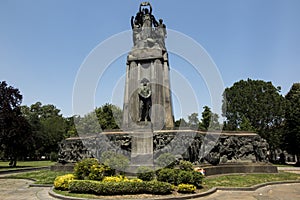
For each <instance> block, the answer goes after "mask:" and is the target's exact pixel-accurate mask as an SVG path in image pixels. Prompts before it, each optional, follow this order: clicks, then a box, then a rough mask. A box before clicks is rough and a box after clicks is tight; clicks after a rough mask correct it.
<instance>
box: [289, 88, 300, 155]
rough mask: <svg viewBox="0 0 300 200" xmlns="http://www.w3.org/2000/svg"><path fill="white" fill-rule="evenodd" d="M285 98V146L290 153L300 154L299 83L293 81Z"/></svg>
mask: <svg viewBox="0 0 300 200" xmlns="http://www.w3.org/2000/svg"><path fill="white" fill-rule="evenodd" d="M285 98H286V104H287V106H286V115H285V116H286V126H285V127H286V131H287V134H286V135H285V143H286V147H287V150H288V151H289V152H290V153H293V154H298V155H300V149H299V146H300V83H294V84H293V86H292V87H291V89H290V91H289V92H288V93H287V95H286V96H285ZM298 157H300V156H298Z"/></svg>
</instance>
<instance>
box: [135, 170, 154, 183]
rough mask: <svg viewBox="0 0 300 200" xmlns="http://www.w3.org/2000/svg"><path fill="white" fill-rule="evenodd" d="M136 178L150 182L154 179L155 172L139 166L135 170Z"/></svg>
mask: <svg viewBox="0 0 300 200" xmlns="http://www.w3.org/2000/svg"><path fill="white" fill-rule="evenodd" d="M137 172H138V174H137V177H138V178H139V179H142V180H143V181H152V180H153V179H154V177H155V172H154V170H152V169H151V168H149V167H145V166H141V167H139V168H138V169H137Z"/></svg>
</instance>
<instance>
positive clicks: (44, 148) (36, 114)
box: [22, 102, 68, 159]
mask: <svg viewBox="0 0 300 200" xmlns="http://www.w3.org/2000/svg"><path fill="white" fill-rule="evenodd" d="M22 113H23V115H24V116H25V117H26V119H27V120H28V122H29V124H30V126H31V132H32V135H33V139H34V143H33V144H32V146H33V147H34V149H35V152H34V153H33V154H32V155H31V156H32V157H33V158H36V159H38V158H40V157H41V156H45V155H46V156H49V155H50V153H51V152H58V150H59V149H58V148H59V147H58V144H59V142H61V140H63V139H64V138H65V137H66V136H67V134H66V133H67V131H68V130H67V124H66V120H65V119H64V118H63V117H62V115H61V114H60V110H59V109H57V108H56V107H55V106H54V105H51V104H48V105H42V103H41V102H37V103H35V104H32V105H31V106H30V107H28V106H22Z"/></svg>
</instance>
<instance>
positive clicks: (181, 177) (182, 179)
mask: <svg viewBox="0 0 300 200" xmlns="http://www.w3.org/2000/svg"><path fill="white" fill-rule="evenodd" d="M182 183H185V184H188V183H189V184H193V172H192V171H185V170H180V171H179V173H178V177H177V184H182Z"/></svg>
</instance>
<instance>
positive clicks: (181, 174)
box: [157, 168, 203, 188]
mask: <svg viewBox="0 0 300 200" xmlns="http://www.w3.org/2000/svg"><path fill="white" fill-rule="evenodd" d="M157 180H158V181H162V182H167V183H171V184H173V185H178V184H181V183H186V184H187V183H189V184H193V185H195V186H196V187H197V188H201V187H202V185H201V184H202V180H203V175H202V174H200V173H199V172H196V171H185V170H180V169H169V168H164V169H161V170H159V171H158V173H157Z"/></svg>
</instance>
